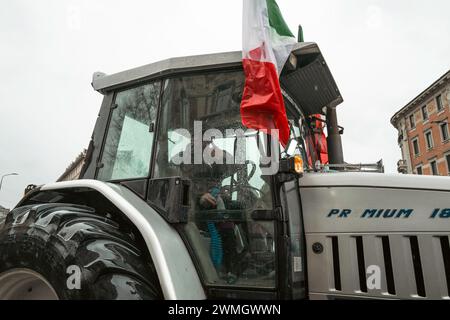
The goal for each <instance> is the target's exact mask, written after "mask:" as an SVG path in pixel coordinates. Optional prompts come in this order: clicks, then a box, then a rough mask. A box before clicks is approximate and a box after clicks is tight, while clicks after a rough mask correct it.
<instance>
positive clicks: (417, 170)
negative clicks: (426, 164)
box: [416, 166, 423, 176]
mask: <svg viewBox="0 0 450 320" xmlns="http://www.w3.org/2000/svg"><path fill="white" fill-rule="evenodd" d="M416 172H417V174H418V175H420V176H421V175H422V174H423V171H422V166H418V167H417V168H416Z"/></svg>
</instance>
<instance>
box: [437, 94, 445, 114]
mask: <svg viewBox="0 0 450 320" xmlns="http://www.w3.org/2000/svg"><path fill="white" fill-rule="evenodd" d="M436 106H437V111H438V112H439V111H442V110H443V109H444V105H443V104H442V96H441V95H438V96H437V97H436Z"/></svg>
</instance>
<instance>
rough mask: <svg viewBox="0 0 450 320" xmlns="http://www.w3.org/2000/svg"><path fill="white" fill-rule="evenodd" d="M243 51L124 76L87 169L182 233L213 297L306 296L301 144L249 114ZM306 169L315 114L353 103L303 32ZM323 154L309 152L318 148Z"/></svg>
mask: <svg viewBox="0 0 450 320" xmlns="http://www.w3.org/2000/svg"><path fill="white" fill-rule="evenodd" d="M244 82H245V77H244V74H243V71H242V65H241V53H240V52H232V53H223V54H212V55H203V56H194V57H186V58H174V59H169V60H166V61H162V62H158V63H155V64H150V65H147V66H143V67H140V68H136V69H132V70H128V71H125V72H121V73H118V74H113V75H108V76H107V75H104V74H100V73H96V74H95V75H94V79H93V83H92V84H93V87H94V89H95V90H97V91H99V92H101V93H102V94H103V95H104V101H103V104H102V107H101V110H100V114H99V118H98V120H97V123H96V126H95V129H94V133H93V136H92V140H91V143H90V146H89V149H88V152H87V157H86V158H87V159H86V163H85V166H84V168H83V170H82V174H81V178H82V179H96V180H101V181H105V182H111V183H115V184H120V185H123V186H126V187H127V188H129V189H130V190H132V191H133V192H134V193H135V194H136V195H138V196H139V197H140V198H142V199H143V200H145V201H146V202H147V204H148V205H149V206H150V207H151V208H153V209H154V210H156V211H157V212H158V213H159V214H160V215H161V216H162V217H163V218H164V219H165V220H166V221H167V223H169V224H171V225H172V226H173V228H175V229H176V230H177V231H178V232H179V234H180V235H181V237H182V239H183V241H184V243H185V245H186V247H187V249H188V250H189V252H190V254H191V257H192V260H193V262H194V264H195V266H196V269H197V272H198V274H199V276H200V278H201V280H202V283H203V286H204V289H205V292H206V293H207V296H208V297H212V298H250V297H251V298H262V299H276V298H302V297H304V296H305V294H306V290H305V257H304V255H305V250H304V234H303V227H302V218H301V209H300V198H299V197H300V196H299V191H298V178H299V176H298V175H296V174H294V172H291V171H290V169H289V165H283V161H282V160H283V159H287V158H289V156H291V155H292V154H290V153H291V152H287V150H284V148H283V147H282V146H281V145H280V144H278V142H277V141H276V139H274V138H273V137H272V136H271V135H268V134H266V133H264V132H260V131H256V130H249V129H248V128H245V127H244V126H243V125H242V122H241V118H240V102H241V99H242V91H243V87H244ZM280 82H281V86H282V89H283V95H284V99H285V105H286V111H287V115H288V119H289V122H290V125H291V138H292V140H294V141H295V142H296V146H297V148H294V149H295V153H296V154H298V155H299V156H300V157H301V158H303V160H304V161H303V165H304V168H302V170H303V169H304V170H308V169H311V165H310V164H311V162H315V161H316V160H317V159H318V155H317V154H315V153H314V150H312V149H311V148H310V146H309V145H310V142H309V141H311V140H308V139H311V137H312V136H313V134H314V133H313V131H312V129H311V126H310V122H311V121H310V120H309V119H310V116H312V115H314V114H326V108H327V107H333V108H334V107H336V106H337V105H338V104H339V103H341V102H342V98H341V95H340V93H339V90H338V89H337V86H336V84H335V82H334V80H333V77H332V75H331V73H330V71H329V69H328V67H327V65H326V63H325V60H324V58H323V56H322V54H321V52H320V50H319V48H318V46H317V45H316V44H314V43H298V44H297V45H296V46H295V48H294V50H293V51H292V54H291V57H290V59H289V61H288V63H287V64H286V67H285V69H284V70H283V72H282V75H281V78H280ZM308 158H310V159H312V160H311V161H307V159H308Z"/></svg>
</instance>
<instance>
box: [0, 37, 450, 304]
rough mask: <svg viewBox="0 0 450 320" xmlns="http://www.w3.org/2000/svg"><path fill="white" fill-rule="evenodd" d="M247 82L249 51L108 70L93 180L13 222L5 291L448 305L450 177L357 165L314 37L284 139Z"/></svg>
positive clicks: (3, 270) (0, 261) (298, 55)
mask: <svg viewBox="0 0 450 320" xmlns="http://www.w3.org/2000/svg"><path fill="white" fill-rule="evenodd" d="M244 81H245V78H244V74H243V71H242V63H241V52H231V53H221V54H211V55H202V56H192V57H183V58H174V59H169V60H165V61H161V62H157V63H153V64H149V65H146V66H143V67H139V68H136V69H131V70H128V71H124V72H120V73H117V74H113V75H104V74H101V73H96V74H94V79H93V87H94V89H95V90H97V91H98V92H100V93H101V94H103V95H104V100H103V103H102V106H101V109H100V113H99V116H98V119H97V122H96V125H95V128H94V132H93V135H92V140H91V142H90V145H89V148H88V152H87V156H86V161H85V165H84V167H83V170H82V173H81V177H80V179H79V180H75V181H71V182H59V183H50V184H46V185H42V186H40V187H37V188H35V189H33V190H32V191H30V192H28V193H27V194H26V195H25V197H24V198H23V199H22V200H21V201H20V203H19V204H18V205H17V206H16V207H15V208H14V210H12V211H11V212H10V213H9V214H8V216H7V218H6V220H5V222H4V223H3V224H2V225H1V226H0V299H267V300H273V299H353V298H357V299H364V298H367V299H372V298H376V299H449V291H450V247H449V235H450V197H449V196H450V180H449V179H448V178H444V177H423V176H420V177H419V176H412V175H388V174H384V173H382V171H383V170H382V164H381V163H379V164H378V165H377V166H373V167H370V166H366V167H365V168H363V167H358V166H355V165H349V164H346V163H345V162H344V161H343V156H342V146H341V142H340V134H342V128H340V127H339V126H338V125H337V117H336V107H337V106H338V105H339V104H340V103H341V102H342V101H343V100H342V97H341V95H340V92H339V90H338V88H337V85H336V83H335V81H334V79H333V77H332V75H331V73H330V70H329V68H328V66H327V64H326V62H325V60H324V58H323V56H322V54H321V52H320V50H319V47H318V46H317V45H316V44H314V43H304V42H302V43H298V44H297V45H296V46H295V47H294V49H293V51H292V54H291V58H290V59H289V62H288V64H287V65H286V67H285V68H284V70H283V72H282V74H281V77H280V83H281V86H282V89H283V96H284V100H285V105H286V111H287V116H288V119H289V122H290V125H291V140H290V142H289V144H288V146H287V147H286V148H282V147H281V146H280V145H279V144H278V143H276V139H273V137H272V136H271V135H268V134H266V133H264V132H260V131H255V130H253V131H251V130H246V128H244V127H243V126H242V122H241V118H240V102H241V98H242V89H243V85H244ZM317 115H321V116H320V121H323V122H325V123H326V125H327V128H328V141H327V142H328V152H329V162H330V164H329V165H323V164H320V159H319V155H318V154H317V149H316V148H314V139H313V138H314V135H315V134H316V131H315V130H317V128H314V126H313V125H312V124H313V123H314V122H316V121H319V120H318V119H317ZM205 156H209V157H210V158H213V159H214V160H220V159H225V160H226V161H223V162H220V161H209V162H208V161H205ZM318 160H319V161H318ZM274 163H275V164H276V165H277V166H276V170H275V171H270V170H271V169H273V166H272V165H273V164H274ZM370 171H373V172H370Z"/></svg>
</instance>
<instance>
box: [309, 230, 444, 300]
mask: <svg viewBox="0 0 450 320" xmlns="http://www.w3.org/2000/svg"><path fill="white" fill-rule="evenodd" d="M307 243H308V247H309V249H308V278H309V288H310V294H311V297H312V298H314V296H322V298H323V296H324V295H328V296H329V297H332V296H334V297H338V296H354V297H367V298H387V299H390V298H392V299H450V298H449V296H450V239H449V234H414V235H411V234H337V235H322V234H309V235H307ZM314 243H321V244H322V245H323V247H324V250H323V252H321V253H315V252H313V250H312V244H314ZM370 266H375V267H378V268H379V269H378V270H379V271H380V274H379V275H380V286H379V287H375V288H374V286H373V285H369V286H368V283H367V277H368V276H369V275H370V274H368V273H367V271H368V268H369V267H370Z"/></svg>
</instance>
